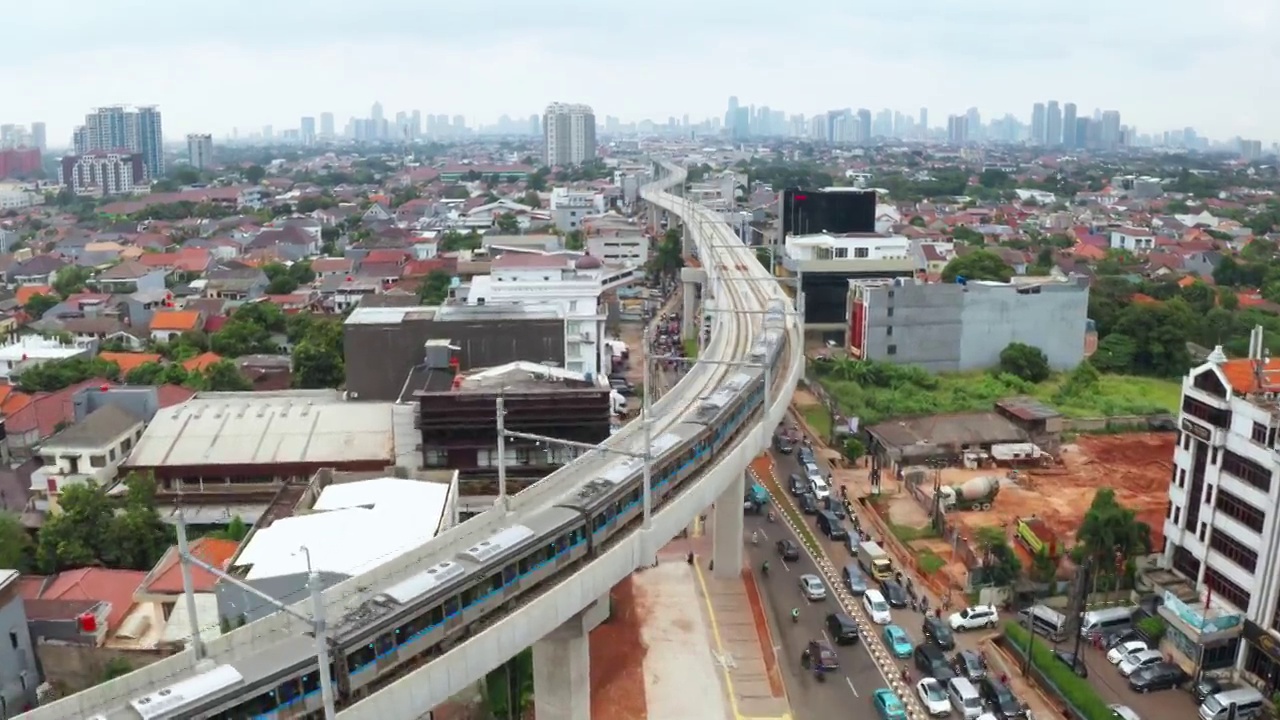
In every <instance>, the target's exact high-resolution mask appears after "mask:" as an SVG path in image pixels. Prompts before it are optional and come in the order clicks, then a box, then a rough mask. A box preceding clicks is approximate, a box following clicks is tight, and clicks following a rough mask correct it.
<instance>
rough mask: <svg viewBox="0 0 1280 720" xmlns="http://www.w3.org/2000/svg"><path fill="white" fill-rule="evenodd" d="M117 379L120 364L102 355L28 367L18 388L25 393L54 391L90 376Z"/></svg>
mask: <svg viewBox="0 0 1280 720" xmlns="http://www.w3.org/2000/svg"><path fill="white" fill-rule="evenodd" d="M95 377H97V378H105V379H107V380H115V379H117V378H119V377H120V366H119V365H116V364H115V363H113V362H108V361H106V360H103V359H102V358H100V357H95V358H92V359H89V358H84V357H75V358H69V359H67V360H51V361H49V362H44V363H40V364H39V365H35V366H33V367H29V368H26V369H24V370H23V371H22V373H21V374H20V375H19V376H18V389H19V390H21V391H22V392H25V393H36V392H54V391H57V390H61V389H63V388H65V387H70V386H72V385H75V384H76V383H78V382H84V381H85V380H88V379H90V378H95Z"/></svg>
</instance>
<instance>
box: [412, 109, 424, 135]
mask: <svg viewBox="0 0 1280 720" xmlns="http://www.w3.org/2000/svg"><path fill="white" fill-rule="evenodd" d="M409 137H410V139H413V140H417V139H418V138H420V137H422V111H421V110H414V111H413V112H412V113H410V115H409Z"/></svg>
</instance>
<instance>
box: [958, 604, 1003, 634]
mask: <svg viewBox="0 0 1280 720" xmlns="http://www.w3.org/2000/svg"><path fill="white" fill-rule="evenodd" d="M999 621H1000V616H999V614H998V613H997V612H996V609H995V607H994V606H992V605H974V606H973V607H967V608H965V609H963V610H961V611H960V612H957V613H951V617H949V618H947V624H949V625H950V626H951V629H952V630H977V629H978V628H993V627H995V626H996V623H997V622H999Z"/></svg>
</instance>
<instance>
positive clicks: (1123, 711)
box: [1107, 705, 1142, 720]
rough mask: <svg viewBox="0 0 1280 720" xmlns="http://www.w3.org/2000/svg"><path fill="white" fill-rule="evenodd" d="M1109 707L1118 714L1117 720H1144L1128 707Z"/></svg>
mask: <svg viewBox="0 0 1280 720" xmlns="http://www.w3.org/2000/svg"><path fill="white" fill-rule="evenodd" d="M1107 707H1109V708H1111V712H1113V713H1115V714H1116V720H1142V718H1141V717H1139V716H1138V713H1136V712H1134V711H1133V708H1131V707H1129V706H1128V705H1108V706H1107Z"/></svg>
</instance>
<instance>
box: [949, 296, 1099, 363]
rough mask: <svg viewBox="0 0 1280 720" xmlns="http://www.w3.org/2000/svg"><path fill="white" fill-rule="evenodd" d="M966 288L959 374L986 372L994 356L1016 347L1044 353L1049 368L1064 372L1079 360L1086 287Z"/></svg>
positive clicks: (996, 358) (996, 360)
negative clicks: (983, 370)
mask: <svg viewBox="0 0 1280 720" xmlns="http://www.w3.org/2000/svg"><path fill="white" fill-rule="evenodd" d="M1032 289H1034V290H1037V291H1038V292H1026V290H1028V288H1017V287H1012V286H983V285H970V286H969V287H968V289H967V292H966V293H965V302H964V306H963V307H964V309H963V311H962V313H961V314H962V320H963V324H964V334H963V336H962V340H961V347H960V367H959V368H958V369H960V370H979V369H984V368H989V367H992V366H994V365H997V364H999V362H1000V351H1001V350H1004V349H1005V348H1006V347H1007V346H1008V345H1009V343H1014V342H1020V343H1025V344H1027V345H1031V346H1033V347H1038V348H1040V349H1041V350H1043V351H1044V354H1045V356H1046V357H1047V358H1048V359H1049V367H1051V368H1053V369H1054V370H1069V369H1071V368H1073V367H1075V366H1076V365H1079V364H1080V361H1081V360H1083V359H1084V334H1085V325H1086V322H1087V321H1088V314H1089V286H1088V284H1087V283H1086V284H1080V285H1076V284H1071V283H1061V284H1051V285H1037V286H1035V288H1032Z"/></svg>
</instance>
